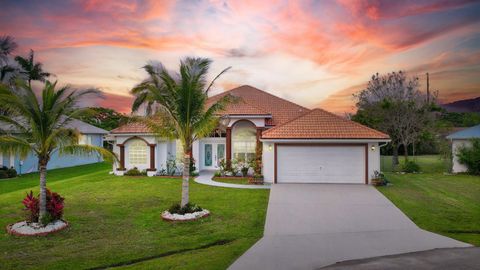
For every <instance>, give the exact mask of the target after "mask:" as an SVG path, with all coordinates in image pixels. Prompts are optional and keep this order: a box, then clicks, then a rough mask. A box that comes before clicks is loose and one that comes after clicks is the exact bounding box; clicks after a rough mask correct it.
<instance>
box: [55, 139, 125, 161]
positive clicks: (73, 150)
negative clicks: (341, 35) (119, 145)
mask: <svg viewBox="0 0 480 270" xmlns="http://www.w3.org/2000/svg"><path fill="white" fill-rule="evenodd" d="M58 153H59V154H60V155H68V154H70V155H83V156H89V155H100V156H102V157H103V159H104V160H105V161H107V162H110V163H113V162H118V157H117V155H115V153H113V152H112V151H110V150H107V149H105V148H103V147H99V146H93V145H87V144H74V145H67V146H63V147H59V148H58Z"/></svg>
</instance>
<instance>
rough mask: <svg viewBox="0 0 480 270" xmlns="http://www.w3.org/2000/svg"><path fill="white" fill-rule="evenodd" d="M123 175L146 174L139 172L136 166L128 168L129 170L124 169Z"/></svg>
mask: <svg viewBox="0 0 480 270" xmlns="http://www.w3.org/2000/svg"><path fill="white" fill-rule="evenodd" d="M125 175H127V176H142V175H146V172H141V171H140V170H138V168H137V167H135V168H133V169H130V170H128V171H126V172H125Z"/></svg>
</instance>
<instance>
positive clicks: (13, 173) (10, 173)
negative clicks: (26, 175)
mask: <svg viewBox="0 0 480 270" xmlns="http://www.w3.org/2000/svg"><path fill="white" fill-rule="evenodd" d="M7 175H8V177H9V178H14V177H17V170H15V169H14V168H13V167H12V168H10V169H8V170H7Z"/></svg>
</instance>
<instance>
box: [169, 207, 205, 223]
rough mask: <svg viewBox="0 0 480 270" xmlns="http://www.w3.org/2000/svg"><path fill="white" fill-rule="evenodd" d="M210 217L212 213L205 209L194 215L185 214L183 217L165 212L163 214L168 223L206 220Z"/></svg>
mask: <svg viewBox="0 0 480 270" xmlns="http://www.w3.org/2000/svg"><path fill="white" fill-rule="evenodd" d="M208 215H210V211H208V210H207V209H203V210H202V211H197V212H193V213H185V214H183V215H180V214H172V213H170V212H169V211H165V212H163V213H162V218H163V219H164V220H167V221H190V220H196V219H200V218H204V217H207V216H208Z"/></svg>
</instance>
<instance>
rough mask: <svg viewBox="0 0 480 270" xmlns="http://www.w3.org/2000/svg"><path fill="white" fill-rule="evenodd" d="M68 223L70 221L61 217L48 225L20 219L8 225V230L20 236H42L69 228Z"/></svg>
mask: <svg viewBox="0 0 480 270" xmlns="http://www.w3.org/2000/svg"><path fill="white" fill-rule="evenodd" d="M68 225H69V224H68V222H66V221H65V220H61V219H59V220H56V221H53V222H51V223H49V224H47V225H46V226H42V225H41V224H39V223H35V222H31V223H28V222H26V221H20V222H17V223H14V224H10V225H8V226H7V232H8V233H9V234H12V235H20V236H41V235H47V234H51V233H54V232H58V231H61V230H63V229H65V228H67V227H68Z"/></svg>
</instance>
